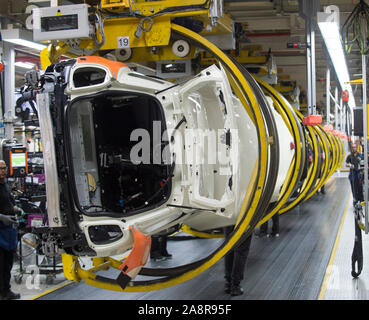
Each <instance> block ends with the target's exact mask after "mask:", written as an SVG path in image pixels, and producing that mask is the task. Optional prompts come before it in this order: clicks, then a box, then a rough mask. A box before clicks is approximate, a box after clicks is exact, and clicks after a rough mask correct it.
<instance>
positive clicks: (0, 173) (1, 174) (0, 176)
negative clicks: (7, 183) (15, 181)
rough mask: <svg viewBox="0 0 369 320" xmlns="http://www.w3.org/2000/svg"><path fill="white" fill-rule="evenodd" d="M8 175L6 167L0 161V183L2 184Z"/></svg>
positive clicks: (3, 162)
mask: <svg viewBox="0 0 369 320" xmlns="http://www.w3.org/2000/svg"><path fill="white" fill-rule="evenodd" d="M7 173H8V167H7V166H6V163H5V161H4V160H0V182H3V181H4V179H5V178H6V175H7Z"/></svg>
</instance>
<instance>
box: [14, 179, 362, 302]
mask: <svg viewBox="0 0 369 320" xmlns="http://www.w3.org/2000/svg"><path fill="white" fill-rule="evenodd" d="M325 191H326V194H325V195H323V194H316V195H314V196H313V197H312V198H310V199H309V200H308V201H307V202H305V203H303V204H302V205H300V206H299V207H297V208H295V209H293V210H292V211H290V212H288V213H285V214H283V215H281V216H280V236H279V238H267V237H264V238H257V237H256V236H253V238H252V242H251V248H250V254H249V258H248V261H247V264H246V270H245V279H244V280H243V282H242V286H243V289H244V294H243V295H241V296H236V297H231V296H230V295H228V294H226V293H225V292H224V278H223V275H224V265H223V263H224V261H223V259H221V260H220V261H218V262H217V263H216V264H215V265H214V266H212V267H211V268H209V269H208V270H206V271H205V272H203V273H201V274H200V275H198V276H197V277H195V278H193V279H191V280H189V281H187V282H184V283H181V284H178V285H176V286H173V287H170V288H166V289H161V290H157V291H151V292H138V293H129V292H127V293H124V292H113V291H107V290H103V289H98V288H95V287H92V286H89V285H86V284H85V283H83V281H82V282H81V283H74V282H71V281H68V280H65V278H64V276H63V273H62V272H60V271H61V270H59V271H57V272H56V274H55V276H53V277H51V276H50V275H49V276H47V275H43V274H41V275H40V276H39V277H38V281H36V282H35V277H34V275H32V274H24V276H23V279H22V282H21V283H20V284H17V283H15V278H16V277H17V274H18V275H19V265H18V264H17V263H16V264H15V265H14V268H13V271H12V273H13V277H12V289H13V291H16V292H20V293H21V295H22V297H21V299H22V300H366V299H368V297H369V272H367V266H368V262H369V260H368V259H369V257H368V256H367V255H366V253H367V252H369V251H368V247H369V243H368V235H366V234H364V232H363V233H362V234H363V252H364V267H363V271H362V274H361V275H360V276H359V278H357V279H353V278H352V276H351V254H352V250H353V246H354V216H353V206H352V196H351V190H350V185H349V181H348V178H347V173H342V172H341V173H335V174H334V175H333V176H332V177H331V178H330V179H329V180H328V182H327V183H326V186H325ZM221 241H223V240H222V239H191V240H188V239H187V240H177V241H173V240H172V241H168V251H169V252H170V253H172V254H173V259H171V260H167V261H160V262H151V261H150V260H149V262H148V265H147V267H155V268H160V267H168V266H172V265H178V264H182V263H183V262H184V261H183V260H185V259H187V257H191V258H194V257H201V256H204V255H205V254H208V253H209V252H210V251H211V250H212V249H214V248H216V247H217V246H219V244H220V243H221ZM80 262H81V264H82V263H85V264H86V267H88V263H89V262H88V260H84V259H81V261H80ZM28 268H31V267H30V266H28ZM29 271H30V270H29ZM114 271H116V270H114ZM36 272H37V269H36ZM107 272H109V271H107ZM104 275H107V273H106V271H105V273H104ZM107 276H108V275H107ZM108 277H109V276H108ZM114 277H115V276H113V278H114ZM18 282H19V281H18ZM51 282H52V283H51ZM47 283H48V284H47Z"/></svg>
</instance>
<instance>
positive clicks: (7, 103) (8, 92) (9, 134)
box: [3, 41, 15, 141]
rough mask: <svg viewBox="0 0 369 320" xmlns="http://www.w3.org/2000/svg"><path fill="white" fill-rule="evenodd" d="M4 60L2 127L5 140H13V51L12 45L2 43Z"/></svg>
mask: <svg viewBox="0 0 369 320" xmlns="http://www.w3.org/2000/svg"><path fill="white" fill-rule="evenodd" d="M3 48H4V51H3V60H4V106H3V108H4V125H5V138H6V139H8V140H10V141H12V140H13V138H14V129H13V119H14V107H15V66H14V64H15V51H14V46H13V44H11V43H9V42H6V41H3Z"/></svg>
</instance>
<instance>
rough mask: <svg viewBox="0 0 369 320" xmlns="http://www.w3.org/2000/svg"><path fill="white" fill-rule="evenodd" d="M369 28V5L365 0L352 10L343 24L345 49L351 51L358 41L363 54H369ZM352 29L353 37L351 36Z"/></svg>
mask: <svg viewBox="0 0 369 320" xmlns="http://www.w3.org/2000/svg"><path fill="white" fill-rule="evenodd" d="M368 30H369V6H368V5H367V4H366V3H365V1H364V0H360V3H359V4H358V5H357V6H356V7H355V9H354V10H353V11H352V12H351V14H350V15H349V17H348V18H347V20H346V21H345V23H344V24H343V26H342V38H343V39H344V44H345V50H346V51H347V53H350V51H351V49H352V46H353V45H354V43H355V42H356V43H357V45H358V47H359V48H360V52H361V54H368V52H369V50H368V49H366V48H367V47H368ZM350 31H351V32H352V34H353V35H352V38H350V35H349V33H350Z"/></svg>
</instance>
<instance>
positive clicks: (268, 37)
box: [0, 0, 362, 112]
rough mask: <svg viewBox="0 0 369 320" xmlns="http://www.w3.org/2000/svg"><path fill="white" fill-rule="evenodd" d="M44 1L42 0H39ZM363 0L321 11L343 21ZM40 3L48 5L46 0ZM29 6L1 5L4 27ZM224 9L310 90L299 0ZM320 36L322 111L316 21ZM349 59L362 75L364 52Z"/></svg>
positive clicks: (248, 41) (20, 19)
mask: <svg viewBox="0 0 369 320" xmlns="http://www.w3.org/2000/svg"><path fill="white" fill-rule="evenodd" d="M38 1H40V0H38ZM84 2H87V3H90V4H92V3H96V2H98V1H96V0H85V1H83V0H60V1H59V4H62V5H64V4H77V3H84ZM358 3H359V0H320V8H319V11H324V7H325V6H328V5H336V6H338V8H339V10H340V22H341V25H342V24H343V23H344V22H345V21H346V19H347V17H348V16H349V14H350V13H351V12H352V11H353V9H354V8H355V6H356V5H357V4H358ZM37 5H38V6H44V5H45V4H44V3H42V2H39V3H37ZM27 6H29V3H28V1H26V0H11V1H7V6H5V5H4V6H2V8H0V17H1V18H2V19H1V23H2V28H4V27H5V26H4V25H8V24H13V25H21V26H23V27H25V19H26V18H27V17H28V16H29V14H27V13H25V10H26V7H27ZM224 11H225V12H226V13H228V14H229V15H230V16H231V17H232V20H233V21H234V22H239V23H241V24H242V26H243V28H244V38H243V39H242V40H243V45H245V46H249V45H258V46H259V49H258V52H256V54H259V55H265V54H267V53H268V51H269V50H270V51H271V53H272V54H273V56H274V57H275V61H276V65H277V68H278V77H280V78H281V79H288V80H291V81H295V82H296V83H297V85H298V86H299V87H300V89H301V91H304V90H306V87H307V85H306V83H307V81H306V79H307V73H306V49H305V48H300V49H299V48H294V49H288V48H287V43H289V42H299V43H305V42H306V41H305V20H304V19H303V18H302V17H301V16H300V14H299V1H298V0H270V1H262V0H259V1H249V0H233V1H232V0H224ZM315 36H316V79H317V82H316V90H317V98H316V101H317V107H318V112H324V111H323V110H325V105H326V99H325V95H326V83H325V79H326V72H327V66H329V65H330V62H329V58H328V55H327V52H326V50H325V47H324V44H323V42H322V37H321V34H320V31H319V30H318V27H317V25H316V24H315ZM23 57H24V58H25V59H28V60H37V59H38V53H36V52H34V53H32V52H30V51H28V50H27V51H24V50H22V49H21V48H19V49H18V50H17V59H22V58H23ZM347 63H348V67H349V72H350V78H351V79H359V78H361V73H362V71H361V54H360V52H359V49H358V48H355V47H354V48H353V50H352V51H351V52H350V54H349V55H348V56H347ZM17 73H18V76H17V84H18V85H19V84H21V83H22V79H23V77H22V73H24V70H22V69H17ZM336 86H337V84H336V81H335V77H334V75H332V76H331V88H332V92H333V91H334V88H335V87H336ZM353 91H354V94H355V101H356V104H357V105H359V104H360V103H361V96H362V91H361V87H360V86H353ZM332 108H333V107H332Z"/></svg>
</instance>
